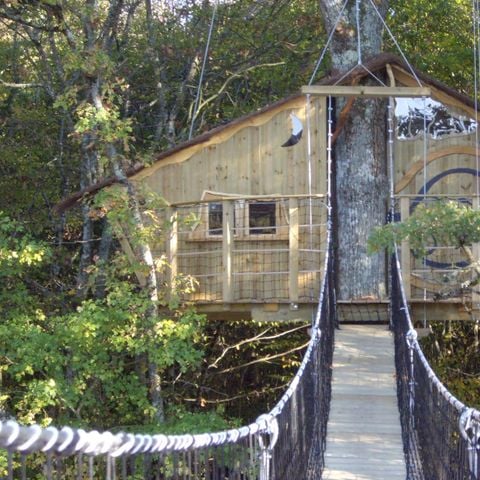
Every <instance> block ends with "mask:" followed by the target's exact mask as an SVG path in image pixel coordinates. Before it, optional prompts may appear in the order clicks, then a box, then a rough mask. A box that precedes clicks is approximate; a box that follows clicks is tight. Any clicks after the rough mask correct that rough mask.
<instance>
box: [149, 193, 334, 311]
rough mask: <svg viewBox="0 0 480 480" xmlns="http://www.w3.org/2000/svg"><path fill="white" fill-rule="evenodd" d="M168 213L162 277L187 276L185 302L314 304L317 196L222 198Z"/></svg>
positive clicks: (323, 213) (322, 220) (320, 241)
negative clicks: (190, 286) (192, 285)
mask: <svg viewBox="0 0 480 480" xmlns="http://www.w3.org/2000/svg"><path fill="white" fill-rule="evenodd" d="M252 205H255V207H252ZM168 215H169V217H170V222H171V224H170V231H171V233H170V235H169V238H168V242H167V243H168V245H167V257H168V263H169V265H170V269H169V279H168V281H169V282H171V283H173V282H176V281H178V278H181V277H182V276H191V277H193V278H194V279H195V281H196V283H197V286H196V289H195V291H194V292H191V293H190V294H188V295H187V296H186V299H188V300H192V301H195V302H198V303H237V302H240V303H270V302H271V303H274V302H278V303H287V302H288V303H291V304H297V303H299V302H300V303H301V302H308V303H310V302H315V301H317V297H318V292H319V288H320V281H321V274H322V271H323V268H322V266H323V261H324V257H325V248H326V228H327V225H326V222H327V208H326V204H325V197H324V196H323V195H312V196H308V195H290V196H268V197H267V196H255V197H253V196H248V197H247V196H246V197H231V198H230V197H227V198H225V197H223V198H218V199H212V200H208V201H202V202H197V203H188V204H177V205H173V206H171V207H170V210H169V213H168ZM220 218H221V221H220ZM158 253H160V252H158Z"/></svg>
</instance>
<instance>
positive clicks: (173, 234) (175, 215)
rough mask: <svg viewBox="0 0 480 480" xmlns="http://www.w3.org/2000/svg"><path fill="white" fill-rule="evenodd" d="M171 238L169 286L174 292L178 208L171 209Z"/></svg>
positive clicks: (176, 264)
mask: <svg viewBox="0 0 480 480" xmlns="http://www.w3.org/2000/svg"><path fill="white" fill-rule="evenodd" d="M168 213H169V218H170V236H169V241H168V264H169V266H170V270H169V278H168V284H169V286H170V289H171V290H172V289H173V288H174V285H175V278H176V277H177V275H178V212H177V209H176V208H170V209H169V212H168Z"/></svg>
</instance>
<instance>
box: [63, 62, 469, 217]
mask: <svg viewBox="0 0 480 480" xmlns="http://www.w3.org/2000/svg"><path fill="white" fill-rule="evenodd" d="M387 65H390V66H391V67H392V68H393V70H394V76H395V77H396V78H397V77H400V80H401V83H403V82H405V81H406V82H408V83H410V85H409V86H418V85H417V82H416V79H415V78H414V75H412V73H411V68H410V67H409V66H408V65H407V64H406V63H405V61H404V60H402V59H401V58H400V57H398V56H397V55H394V54H391V53H381V54H379V55H376V56H374V57H371V58H370V59H368V60H367V61H365V62H364V64H363V66H364V67H365V68H362V66H360V65H359V68H355V69H353V70H352V71H351V72H350V73H349V74H348V75H346V76H345V75H344V74H343V73H342V72H331V73H330V74H329V75H327V76H325V77H324V78H322V79H321V80H319V81H318V82H317V84H318V85H352V84H354V83H355V82H357V81H358V80H359V79H361V78H364V77H368V76H369V73H368V71H370V72H372V73H375V72H378V71H381V70H383V69H386V68H387ZM414 72H415V75H416V76H417V77H418V79H419V80H420V81H421V82H422V84H425V85H427V86H430V87H432V89H433V90H434V92H436V93H437V94H440V96H446V97H447V98H450V99H451V100H453V102H454V103H455V104H456V105H457V106H459V107H462V106H463V107H465V108H466V109H468V110H471V109H474V108H475V102H474V101H473V100H472V99H471V98H470V97H468V96H466V95H464V94H462V93H460V92H458V91H457V90H455V89H453V88H451V87H449V86H447V85H445V84H444V83H443V82H440V81H439V80H437V79H435V78H433V77H431V76H429V75H427V74H425V73H423V72H421V71H420V70H417V69H415V68H414ZM304 96H305V94H303V93H296V94H293V95H290V96H288V97H285V98H283V99H281V100H278V101H276V102H274V103H271V104H269V105H267V106H265V107H263V108H261V109H259V110H256V111H255V112H252V113H249V114H247V115H243V116H241V117H239V118H236V119H235V120H232V121H230V122H228V123H225V124H223V125H219V126H218V127H215V128H213V129H212V130H209V131H208V132H205V133H203V134H201V135H199V136H197V137H194V138H192V139H191V140H188V141H185V142H182V143H180V144H178V145H176V146H174V147H173V148H170V149H168V150H165V151H163V152H159V153H158V154H157V155H156V156H155V158H154V161H153V162H152V164H150V165H142V164H136V165H134V166H133V167H130V168H129V169H127V171H126V172H125V173H126V175H127V177H129V178H130V177H132V178H135V177H137V176H141V177H146V176H148V175H149V171H154V170H156V169H157V168H158V167H159V166H161V165H162V163H163V162H165V161H166V160H167V159H168V158H169V157H171V156H173V155H175V154H177V153H179V152H181V151H182V150H185V149H189V148H191V147H194V146H197V145H201V144H204V143H207V142H209V141H211V140H212V139H213V138H214V137H216V136H218V135H219V134H221V133H223V132H224V131H226V130H228V129H232V128H234V129H236V128H238V127H240V126H241V125H242V124H249V123H250V122H251V121H252V120H253V119H254V118H256V117H258V116H261V115H263V114H265V113H268V112H270V111H273V110H277V109H281V107H282V106H284V105H287V104H289V103H292V102H295V100H298V99H299V98H301V97H304ZM432 96H435V95H434V93H433V92H432ZM437 96H438V95H437ZM118 181H119V180H118V179H117V178H116V177H114V176H112V177H108V178H104V179H102V180H100V181H99V182H97V183H95V184H94V185H91V186H89V187H87V188H85V189H83V190H80V191H78V192H76V193H74V194H72V195H71V196H70V197H68V198H66V199H64V200H63V201H61V202H60V203H59V204H58V205H57V206H56V210H57V211H58V212H63V211H65V210H67V209H69V208H71V207H72V206H74V205H75V204H76V203H77V202H79V201H80V200H81V199H82V198H85V197H88V196H91V195H94V194H95V193H96V192H98V191H99V190H101V189H103V188H105V187H106V186H109V185H112V184H114V183H117V182H118Z"/></svg>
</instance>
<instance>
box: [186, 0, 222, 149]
mask: <svg viewBox="0 0 480 480" xmlns="http://www.w3.org/2000/svg"><path fill="white" fill-rule="evenodd" d="M217 8H218V0H215V3H214V5H213V11H212V18H211V20H210V27H209V29H208V37H207V43H206V45H205V52H204V54H203V62H202V70H201V71H200V78H199V80H198V88H197V95H196V97H195V104H194V106H193V111H192V123H191V124H190V131H189V132H188V139H189V140H190V139H191V138H192V135H193V128H194V126H195V119H196V117H197V114H198V104H199V102H200V95H201V92H202V85H203V76H204V74H205V67H206V65H207V58H208V51H209V49H210V41H211V39H212V32H213V26H214V24H215V16H216V14H217Z"/></svg>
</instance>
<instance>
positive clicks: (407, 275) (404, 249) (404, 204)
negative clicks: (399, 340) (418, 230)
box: [400, 197, 412, 302]
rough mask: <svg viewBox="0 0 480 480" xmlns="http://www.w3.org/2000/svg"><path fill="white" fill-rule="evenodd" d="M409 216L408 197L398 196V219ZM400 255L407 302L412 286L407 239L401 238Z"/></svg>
mask: <svg viewBox="0 0 480 480" xmlns="http://www.w3.org/2000/svg"><path fill="white" fill-rule="evenodd" d="M409 216H410V199H409V198H408V197H402V198H400V220H401V221H402V222H404V221H406V220H407V219H408V217H409ZM400 251H401V257H400V265H401V268H402V274H403V286H404V288H405V296H406V297H407V302H408V301H410V299H411V298H412V286H411V275H412V272H411V265H412V263H411V262H412V258H411V255H410V242H409V241H408V240H403V241H402V244H401V247H400Z"/></svg>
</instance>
